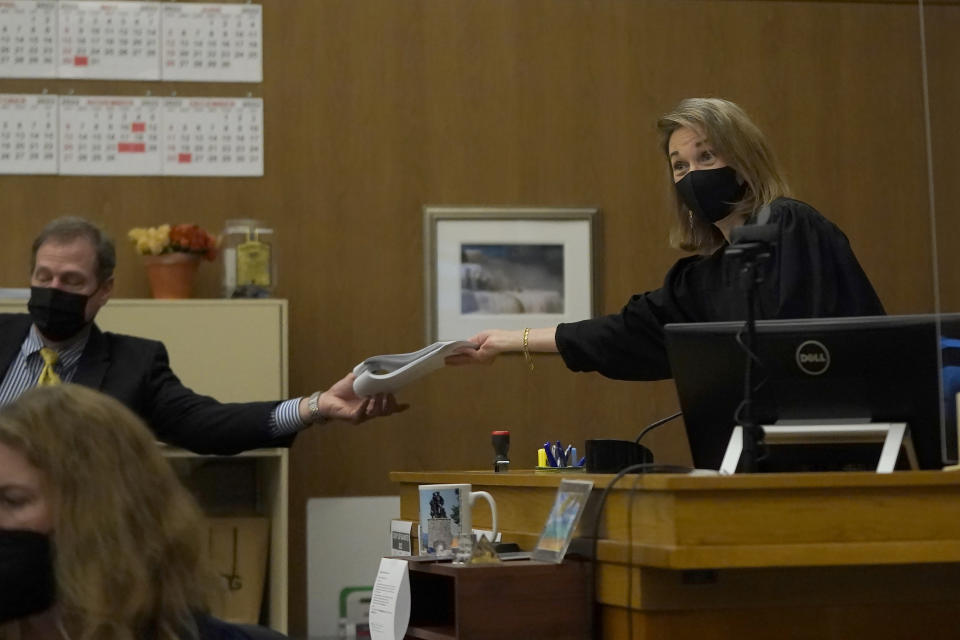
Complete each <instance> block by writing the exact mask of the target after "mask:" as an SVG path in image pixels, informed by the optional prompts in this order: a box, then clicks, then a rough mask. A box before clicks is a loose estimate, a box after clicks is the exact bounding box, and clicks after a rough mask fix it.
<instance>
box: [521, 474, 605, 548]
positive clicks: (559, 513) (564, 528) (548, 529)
mask: <svg viewBox="0 0 960 640" xmlns="http://www.w3.org/2000/svg"><path fill="white" fill-rule="evenodd" d="M591 491H593V480H568V479H566V478H565V479H563V480H561V481H560V486H559V487H557V495H556V496H555V497H554V500H553V506H552V507H551V508H550V514H549V515H548V516H547V521H546V522H545V523H544V525H543V531H542V532H541V533H540V538H539V539H538V540H537V546H536V547H535V548H534V550H533V554H532V556H531V557H532V559H533V560H536V561H538V562H554V563H557V564H560V563H561V562H563V557H564V556H565V555H566V554H567V548H568V547H569V546H570V541H571V540H573V534H574V532H575V531H576V530H577V524H579V522H580V517H581V516H582V515H583V512H584V510H585V509H586V506H587V500H589V498H590V492H591Z"/></svg>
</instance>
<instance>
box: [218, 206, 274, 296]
mask: <svg viewBox="0 0 960 640" xmlns="http://www.w3.org/2000/svg"><path fill="white" fill-rule="evenodd" d="M220 249H221V252H220V253H221V255H222V256H223V296H224V297H225V298H269V297H270V296H272V295H273V291H274V287H275V286H276V266H275V262H274V254H273V250H274V243H273V229H272V228H271V227H269V226H268V225H267V224H266V223H265V222H264V221H262V220H255V219H252V218H237V219H232V220H227V222H226V224H225V226H224V229H223V238H222V239H221V241H220Z"/></svg>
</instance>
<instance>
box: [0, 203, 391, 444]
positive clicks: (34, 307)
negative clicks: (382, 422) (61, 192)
mask: <svg viewBox="0 0 960 640" xmlns="http://www.w3.org/2000/svg"><path fill="white" fill-rule="evenodd" d="M115 265H116V251H115V249H114V246H113V242H112V241H111V240H110V239H109V238H108V237H107V236H106V235H105V234H104V233H103V232H102V231H101V230H100V229H99V228H98V227H97V226H96V225H94V224H92V223H90V222H88V221H87V220H84V219H83V218H77V217H65V218H58V219H57V220H54V221H53V222H51V223H50V224H48V225H47V226H46V227H45V228H44V229H43V231H42V232H41V233H40V235H39V236H37V238H36V240H35V241H34V243H33V264H32V268H31V275H30V285H31V295H30V302H29V304H28V308H29V311H30V313H29V315H28V314H0V405H3V404H6V403H7V402H10V401H12V400H14V399H15V398H16V397H18V396H19V395H20V394H21V393H23V391H25V390H26V389H28V388H30V387H32V386H34V385H36V384H38V383H40V384H49V383H57V382H73V383H77V384H82V385H85V386H88V387H92V388H94V389H99V390H101V391H103V392H104V393H107V394H109V395H111V396H113V397H115V398H117V399H118V400H120V401H121V402H123V403H124V404H125V405H127V406H128V407H130V408H131V409H132V410H133V411H135V412H136V413H138V414H139V415H140V416H141V417H143V419H144V420H146V422H147V424H149V425H150V426H151V428H152V429H153V430H154V432H155V433H156V435H157V438H158V439H160V440H162V441H164V442H167V443H169V444H173V445H176V446H180V447H184V448H186V449H190V450H191V451H195V452H197V453H211V454H212V453H216V454H232V453H238V452H240V451H245V450H247V449H255V448H259V447H272V446H286V445H289V443H290V442H292V440H293V437H294V436H295V435H296V433H297V432H298V431H300V430H301V429H303V428H304V427H306V426H310V425H313V424H317V423H320V422H323V421H325V420H328V419H342V420H350V421H352V422H362V421H364V420H367V419H369V418H373V417H377V416H385V415H390V414H392V413H395V412H398V411H403V410H404V409H406V408H407V407H406V405H398V404H397V402H396V400H395V399H394V397H393V396H392V395H390V394H379V395H377V396H373V397H367V398H361V397H358V396H357V395H356V394H355V393H354V392H353V374H348V375H347V376H346V377H344V378H343V379H341V380H340V381H338V382H337V383H336V384H334V385H333V386H332V387H330V388H329V389H327V390H326V391H317V392H315V393H313V394H312V395H310V396H308V397H303V398H293V399H290V400H286V401H284V402H249V403H221V402H218V401H216V400H214V399H213V398H210V397H207V396H202V395H199V394H196V393H194V392H193V391H191V390H190V389H188V388H186V387H185V386H183V384H181V383H180V380H179V379H178V378H177V376H176V375H175V374H174V373H173V371H172V370H171V369H170V364H169V359H168V357H167V351H166V349H165V348H164V346H163V343H161V342H157V341H154V340H145V339H143V338H135V337H132V336H125V335H120V334H115V333H110V332H102V331H100V329H98V328H97V326H96V325H95V324H94V319H95V318H96V315H97V312H98V311H99V310H100V308H101V307H103V305H105V304H106V303H107V300H109V299H110V294H111V293H112V292H113V269H114V266H115Z"/></svg>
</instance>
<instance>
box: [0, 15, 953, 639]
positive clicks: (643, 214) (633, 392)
mask: <svg viewBox="0 0 960 640" xmlns="http://www.w3.org/2000/svg"><path fill="white" fill-rule="evenodd" d="M263 4H264V29H265V34H264V35H265V42H266V45H265V60H266V62H265V70H264V77H265V81H264V82H263V83H262V85H253V86H249V85H240V84H237V85H233V84H226V85H219V84H217V85H215V84H189V83H174V84H170V83H108V82H80V81H45V82H41V81H27V80H22V81H20V80H18V81H12V80H7V81H0V91H3V92H39V91H40V90H41V89H43V88H48V89H50V90H51V91H53V92H60V93H66V92H67V91H68V90H73V91H74V92H75V93H78V94H85V93H95V94H106V93H119V94H138V95H142V93H143V92H144V91H145V90H151V91H152V92H153V94H154V95H168V94H169V92H170V91H177V93H178V95H207V96H212V95H232V96H243V95H246V93H247V92H248V91H251V92H253V94H254V95H262V96H263V97H264V99H265V118H266V125H265V129H266V152H267V153H266V175H265V176H264V177H263V178H259V179H226V178H223V179H221V178H98V177H36V176H26V177H12V176H4V177H0V191H2V194H3V200H4V205H3V214H2V220H3V225H2V227H0V228H2V234H3V248H4V253H3V257H2V259H0V286H17V285H22V284H23V283H24V282H25V280H26V275H27V264H28V260H29V254H28V246H29V244H30V240H31V239H32V237H33V236H34V234H35V233H36V232H37V231H38V229H39V228H40V227H41V226H42V224H43V223H44V222H45V221H47V220H49V219H50V218H52V217H54V216H56V215H59V214H63V213H68V212H74V213H79V214H82V215H86V216H88V217H90V218H92V219H95V220H98V221H100V222H101V223H103V224H104V225H105V226H106V227H107V228H108V229H109V230H110V231H111V232H112V233H113V234H114V235H115V236H116V237H117V238H118V240H119V268H118V272H117V287H116V295H117V296H122V297H143V296H146V295H147V286H146V279H145V275H144V272H143V269H142V268H141V267H140V265H139V263H138V258H137V256H136V255H135V254H134V252H133V250H132V248H131V247H130V246H128V244H127V243H126V242H125V240H124V235H125V233H126V231H127V229H129V228H130V227H133V226H142V225H152V224H158V223H161V222H174V223H175V222H181V221H195V222H197V223H199V224H201V225H204V226H207V227H211V228H213V229H219V228H221V227H222V225H223V221H224V220H225V219H227V218H232V217H259V218H263V219H266V220H268V221H269V222H270V223H271V224H272V225H273V226H274V228H275V229H276V231H277V257H278V261H279V289H278V291H277V294H278V295H279V296H282V297H286V298H288V299H289V300H290V312H291V326H290V338H291V345H292V346H291V371H290V374H291V375H290V381H291V384H290V387H291V392H292V393H295V394H305V393H308V392H310V391H312V390H314V389H315V388H317V387H325V386H327V385H329V384H330V383H332V382H333V381H334V380H336V379H338V378H339V377H341V376H342V375H343V374H344V373H346V371H348V370H349V369H350V368H351V367H352V366H353V365H354V364H356V363H357V362H358V361H359V360H361V359H363V358H364V357H367V356H369V355H372V354H376V353H384V352H399V351H411V350H414V349H416V348H419V347H420V346H422V340H423V337H422V336H423V326H424V317H423V295H424V292H423V274H422V267H421V265H422V257H421V251H422V241H421V235H422V234H421V231H422V230H421V208H422V207H423V205H425V204H438V205H439V204H442V205H458V204H473V205H528V206H534V205H556V206H574V205H577V206H579V205H582V206H599V207H601V208H602V238H601V244H602V251H601V255H600V256H599V269H600V278H599V282H600V289H601V290H600V296H601V308H602V309H603V310H604V311H606V312H612V311H615V310H617V309H618V308H619V307H620V306H621V305H622V304H623V302H624V301H625V300H626V299H627V298H628V297H629V296H630V295H631V294H632V293H635V292H637V291H641V290H645V289H649V288H654V287H657V286H659V284H660V282H661V280H662V277H663V274H664V273H665V272H666V270H667V269H668V268H669V266H670V265H671V264H672V263H673V262H674V261H675V260H676V259H677V258H678V257H680V256H679V254H678V253H676V252H674V251H672V250H670V249H669V248H667V243H666V236H667V229H668V224H669V214H668V213H667V209H668V207H667V202H668V194H669V188H670V186H669V182H668V177H667V172H666V164H665V163H664V161H663V159H662V158H661V157H660V155H659V153H658V150H657V144H656V135H655V129H654V122H655V120H656V118H657V116H658V115H660V114H661V113H663V112H664V111H666V110H668V109H669V108H671V107H672V106H673V105H674V104H675V103H676V102H677V101H678V100H679V99H681V98H683V97H687V96H699V95H718V96H723V97H727V98H730V99H732V100H734V101H736V102H738V103H740V104H741V105H742V106H743V107H744V108H746V109H747V111H748V112H749V113H751V114H752V115H753V116H754V117H755V119H756V121H757V122H758V124H759V125H760V126H761V128H763V129H764V130H765V131H766V132H767V133H768V135H769V137H770V139H771V142H772V144H773V147H774V149H775V150H776V151H777V152H778V155H779V157H780V160H781V162H782V164H783V165H784V167H785V169H786V171H787V173H788V176H789V179H790V181H791V183H792V186H793V187H794V190H795V193H796V195H797V196H798V197H799V198H800V199H803V200H806V201H808V202H810V203H811V204H813V205H814V206H816V207H817V208H819V209H820V210H821V211H822V212H823V213H824V214H825V215H826V216H828V217H829V218H831V219H833V220H834V221H836V222H837V223H838V224H839V225H840V226H841V227H842V228H843V229H844V230H845V231H846V232H847V234H848V235H849V237H850V240H851V242H852V244H853V246H854V248H855V250H856V252H857V254H858V256H859V257H860V260H861V262H862V264H863V265H864V267H865V269H866V271H867V273H868V274H869V275H870V277H871V278H872V280H873V282H874V283H875V285H876V287H877V289H878V291H879V293H880V296H881V298H882V299H883V301H884V303H885V305H886V307H887V309H888V311H890V312H893V313H901V312H902V313H907V312H926V311H931V310H932V309H933V305H934V292H933V286H934V285H933V276H932V260H931V229H930V224H929V217H928V208H929V207H928V188H927V185H928V182H927V162H926V152H925V147H924V124H923V101H922V92H921V88H922V83H921V75H920V68H921V64H920V62H921V57H920V53H921V44H920V36H919V14H918V11H917V7H916V5H914V4H910V3H889V2H878V3H871V2H778V1H727V2H712V1H707V0H704V1H687V2H675V1H668V0H650V1H640V0H637V1H623V0H524V1H523V2H517V1H516V0H484V1H483V2H475V1H472V0H404V1H402V2H397V1H396V0H263ZM926 18H927V29H928V40H929V45H930V54H931V56H932V58H931V88H932V89H933V91H932V95H933V96H934V98H935V101H936V103H935V104H933V105H932V114H933V116H934V124H935V129H936V130H935V132H934V139H935V140H936V141H937V146H936V148H935V152H936V153H935V159H936V160H937V163H938V164H937V165H936V168H937V173H936V177H937V187H938V189H943V191H944V193H945V194H946V195H945V196H944V197H941V198H939V199H938V204H939V205H940V208H939V209H938V214H940V216H939V218H938V221H939V227H940V229H941V233H942V236H941V242H940V243H939V245H938V248H939V255H940V258H941V260H942V261H944V262H943V264H945V265H948V264H956V260H957V259H956V258H952V257H950V258H949V259H948V258H947V256H952V255H953V254H956V248H957V245H956V241H955V240H953V239H952V236H951V239H950V240H949V241H947V240H945V238H946V237H947V233H948V232H945V231H943V228H944V227H945V226H947V225H948V224H949V218H950V215H952V220H953V221H954V222H955V221H956V220H957V219H958V216H957V215H956V207H955V206H953V203H955V202H957V201H958V195H960V194H957V193H956V190H957V189H958V186H957V185H958V181H956V180H955V179H954V178H953V177H952V173H953V171H954V169H955V165H956V159H955V158H956V155H955V153H954V152H953V149H955V148H956V144H954V141H956V138H957V133H956V126H955V125H954V120H955V116H954V114H955V113H956V112H957V108H956V107H957V102H958V96H957V88H956V86H957V85H956V82H955V71H954V68H955V62H956V59H957V55H956V53H957V44H956V37H955V34H956V32H957V27H958V26H960V20H958V8H957V6H956V5H944V6H934V7H931V8H929V9H928V10H927V14H926ZM948 214H950V215H948ZM953 226H955V225H953ZM957 273H960V270H958V269H950V273H949V274H948V275H946V276H944V274H943V273H941V279H940V282H941V289H943V288H950V289H951V291H950V293H952V294H953V295H951V296H947V295H943V296H942V297H943V298H944V299H945V300H946V299H947V298H949V301H950V304H951V305H953V306H954V307H957V306H960V305H958V302H957V298H958V296H957V295H956V294H955V293H954V292H955V291H956V290H957V288H958V284H960V283H958V282H957V277H958V276H957V275H956V274H957ZM218 279H219V272H218V270H217V268H216V267H215V266H212V265H205V266H203V267H202V274H201V283H200V291H199V293H200V295H204V296H211V297H215V296H217V295H219V288H218ZM942 293H943V292H942ZM955 310H956V309H955ZM237 348H242V345H237ZM210 357H214V355H213V354H211V355H210ZM536 363H537V367H536V371H535V372H533V373H530V372H529V371H527V369H526V368H525V367H524V366H523V364H522V362H521V361H520V359H519V358H518V357H503V358H501V359H500V360H499V361H498V362H496V363H495V364H494V365H492V366H491V367H489V368H486V367H482V368H460V369H456V370H450V371H446V372H443V373H442V374H441V373H437V374H433V375H432V376H430V377H429V378H428V379H425V380H423V381H421V382H418V383H417V384H416V385H414V386H412V387H410V388H409V390H407V391H405V392H404V393H403V394H401V399H402V400H403V401H406V402H410V403H411V405H412V407H411V409H410V410H409V411H407V412H406V413H405V414H403V415H401V416H398V417H396V418H392V419H387V420H380V421H376V422H373V423H369V424H364V425H360V426H353V425H345V424H332V425H328V426H324V427H322V428H318V429H314V430H311V431H308V432H306V433H304V434H302V435H301V436H300V438H299V439H298V441H297V443H296V445H295V446H294V448H293V452H292V496H291V576H292V584H291V594H292V601H291V607H292V609H291V617H292V631H293V632H294V633H302V632H303V631H304V630H305V573H304V572H305V569H304V567H305V564H306V563H305V558H304V549H305V544H304V533H305V532H304V523H305V502H306V500H307V499H308V498H309V497H310V496H317V495H363V494H383V493H390V492H392V491H393V490H394V489H393V487H391V486H390V484H389V481H388V479H387V472H388V471H389V470H394V469H398V470H399V469H409V470H414V469H442V468H453V469H470V468H485V467H487V466H488V465H489V464H490V459H491V449H490V445H489V437H488V434H489V431H490V430H491V429H492V428H509V429H511V431H512V439H513V447H512V458H513V460H514V461H515V464H517V465H519V466H527V465H531V464H533V463H534V449H535V448H536V446H537V443H542V442H543V441H544V440H545V439H547V438H552V439H556V438H560V439H563V440H564V441H574V442H576V443H577V444H580V445H581V446H582V442H583V440H584V439H585V438H587V437H623V438H632V437H634V436H635V435H636V433H637V432H638V431H639V429H640V428H641V427H642V426H643V425H645V424H647V423H649V422H651V421H652V420H654V419H656V418H658V417H661V416H664V415H666V414H669V413H671V412H673V411H675V410H676V408H677V401H676V397H675V394H674V391H673V388H672V385H671V383H669V382H661V383H650V384H639V383H628V382H617V381H610V380H606V379H603V378H601V377H600V376H598V375H594V374H579V375H574V374H571V373H569V372H567V371H566V370H565V369H564V368H563V366H562V364H561V362H560V360H559V358H558V357H556V356H553V357H548V356H543V357H538V358H537V359H536ZM649 441H650V443H651V445H652V447H653V448H654V450H655V452H656V454H657V455H658V457H659V458H660V459H661V460H662V461H673V462H685V461H687V459H688V457H687V453H686V443H685V439H684V436H683V431H682V425H680V424H679V423H676V424H673V425H671V426H667V427H664V428H663V429H661V430H660V431H659V432H654V433H652V434H651V435H650V437H649Z"/></svg>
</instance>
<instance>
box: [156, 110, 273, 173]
mask: <svg viewBox="0 0 960 640" xmlns="http://www.w3.org/2000/svg"><path fill="white" fill-rule="evenodd" d="M163 127H164V142H163V144H164V169H163V172H164V174H165V175H168V176H201V175H203V176H262V175H263V100H262V99H261V98H165V99H164V110H163Z"/></svg>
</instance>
